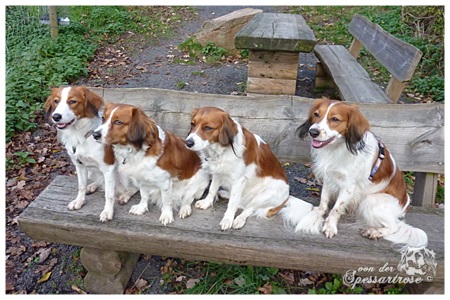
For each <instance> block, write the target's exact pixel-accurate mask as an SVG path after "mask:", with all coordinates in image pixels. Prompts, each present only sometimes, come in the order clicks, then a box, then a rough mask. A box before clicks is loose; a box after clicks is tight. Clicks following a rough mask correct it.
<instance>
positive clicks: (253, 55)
mask: <svg viewBox="0 0 450 300" xmlns="http://www.w3.org/2000/svg"><path fill="white" fill-rule="evenodd" d="M297 73H298V54H297V53H292V52H267V51H250V56H249V60H248V72H247V74H248V77H256V78H275V79H292V80H297ZM269 94H270V93H269ZM294 94H295V88H294V93H293V94H292V95H294Z"/></svg>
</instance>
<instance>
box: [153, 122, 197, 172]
mask: <svg viewBox="0 0 450 300" xmlns="http://www.w3.org/2000/svg"><path fill="white" fill-rule="evenodd" d="M164 132H165V133H166V140H165V142H164V154H163V155H162V156H161V157H160V158H159V160H158V162H157V164H158V166H159V167H160V168H161V169H164V170H166V171H168V172H169V173H170V175H171V176H172V177H177V178H178V179H180V180H184V179H188V178H191V177H192V176H194V175H195V173H197V171H198V170H199V169H200V167H201V160H200V158H199V156H198V155H197V154H196V153H195V152H194V151H191V150H189V149H187V148H186V146H185V144H184V141H183V139H181V138H180V137H178V136H175V135H174V134H173V133H171V132H169V131H164Z"/></svg>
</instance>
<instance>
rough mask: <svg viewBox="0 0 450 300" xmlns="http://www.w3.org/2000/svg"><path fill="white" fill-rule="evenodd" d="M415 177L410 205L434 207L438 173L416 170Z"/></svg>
mask: <svg viewBox="0 0 450 300" xmlns="http://www.w3.org/2000/svg"><path fill="white" fill-rule="evenodd" d="M415 177H416V180H415V182H414V194H413V199H412V205H416V206H422V207H426V208H428V207H434V203H435V197H436V189H437V180H438V174H435V173H422V172H416V173H415Z"/></svg>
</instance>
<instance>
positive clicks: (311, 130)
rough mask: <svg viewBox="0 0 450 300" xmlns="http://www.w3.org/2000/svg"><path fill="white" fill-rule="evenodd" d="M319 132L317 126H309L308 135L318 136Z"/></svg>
mask: <svg viewBox="0 0 450 300" xmlns="http://www.w3.org/2000/svg"><path fill="white" fill-rule="evenodd" d="M319 134H320V131H319V129H317V128H311V129H310V130H309V135H310V136H311V137H312V138H316V137H318V136H319Z"/></svg>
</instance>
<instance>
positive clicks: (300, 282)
mask: <svg viewBox="0 0 450 300" xmlns="http://www.w3.org/2000/svg"><path fill="white" fill-rule="evenodd" d="M313 283H314V281H311V280H309V279H308V278H302V279H300V280H299V282H298V285H300V286H305V285H310V284H313Z"/></svg>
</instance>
